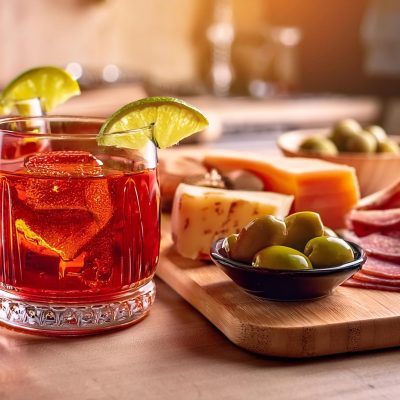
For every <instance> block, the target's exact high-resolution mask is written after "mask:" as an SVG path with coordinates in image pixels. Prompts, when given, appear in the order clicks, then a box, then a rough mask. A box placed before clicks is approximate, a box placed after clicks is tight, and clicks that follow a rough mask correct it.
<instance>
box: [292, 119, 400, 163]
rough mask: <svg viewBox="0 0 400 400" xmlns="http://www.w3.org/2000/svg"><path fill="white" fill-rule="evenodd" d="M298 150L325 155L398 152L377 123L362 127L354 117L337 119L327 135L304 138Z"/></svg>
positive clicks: (397, 148) (398, 148) (399, 148)
mask: <svg viewBox="0 0 400 400" xmlns="http://www.w3.org/2000/svg"><path fill="white" fill-rule="evenodd" d="M299 150H303V151H307V152H311V153H315V154H319V155H326V156H335V155H337V154H338V153H341V152H348V153H368V154H371V153H391V154H399V153H400V147H399V145H398V144H397V143H396V142H395V141H393V140H391V139H389V138H388V136H387V134H386V132H385V130H384V129H383V128H382V127H380V126H378V125H371V126H368V127H365V128H362V127H361V125H360V124H359V123H358V122H357V121H355V120H354V119H344V120H341V121H339V122H338V123H337V124H335V126H334V127H333V128H332V130H331V132H330V134H329V136H328V137H323V136H311V137H308V138H306V139H304V140H303V141H302V142H301V143H300V146H299Z"/></svg>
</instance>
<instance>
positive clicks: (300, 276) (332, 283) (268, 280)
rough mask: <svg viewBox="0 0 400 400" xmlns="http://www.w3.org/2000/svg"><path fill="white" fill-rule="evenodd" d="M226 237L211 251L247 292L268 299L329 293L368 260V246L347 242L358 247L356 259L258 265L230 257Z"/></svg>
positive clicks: (290, 299) (354, 249)
mask: <svg viewBox="0 0 400 400" xmlns="http://www.w3.org/2000/svg"><path fill="white" fill-rule="evenodd" d="M223 241H224V239H220V240H218V241H216V242H215V243H214V244H213V245H212V246H211V251H210V255H211V258H212V260H213V261H214V263H215V264H216V265H218V266H219V267H221V268H222V270H223V271H224V272H225V273H226V274H227V275H228V276H229V277H230V278H231V279H232V280H233V281H234V282H235V283H236V284H237V285H239V286H240V287H241V288H242V289H244V290H245V291H246V292H247V293H249V294H252V295H253V296H257V297H260V298H264V299H268V300H279V301H296V300H311V299H317V298H320V297H325V296H327V295H329V294H331V293H332V291H333V289H335V288H336V287H337V286H339V285H340V284H341V283H343V282H344V281H345V280H346V279H348V278H350V277H351V276H352V275H353V274H354V273H355V272H357V271H358V270H359V269H360V268H361V267H362V265H363V264H364V263H365V261H366V255H365V252H364V250H363V249H362V248H361V247H360V246H358V245H356V244H355V243H352V242H347V243H348V244H349V245H350V246H351V247H352V249H353V251H354V261H351V262H349V263H345V264H342V265H338V266H335V267H330V268H319V269H309V270H302V271H293V270H292V271H290V270H279V271H278V270H271V269H264V268H254V267H252V266H251V265H248V264H243V263H241V262H238V261H234V260H232V259H230V258H228V257H227V254H226V251H225V250H224V249H223V247H222V243H223Z"/></svg>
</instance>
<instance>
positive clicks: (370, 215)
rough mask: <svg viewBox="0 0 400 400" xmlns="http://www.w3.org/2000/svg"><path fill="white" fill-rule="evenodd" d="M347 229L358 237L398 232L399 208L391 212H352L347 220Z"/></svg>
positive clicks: (399, 226)
mask: <svg viewBox="0 0 400 400" xmlns="http://www.w3.org/2000/svg"><path fill="white" fill-rule="evenodd" d="M348 223H349V228H350V229H352V230H353V231H354V233H355V234H356V235H358V236H366V235H369V234H371V233H375V232H377V233H382V234H386V233H387V232H388V231H392V232H393V231H395V232H396V231H399V230H400V208H394V209H392V210H353V211H352V212H351V213H350V215H349V218H348Z"/></svg>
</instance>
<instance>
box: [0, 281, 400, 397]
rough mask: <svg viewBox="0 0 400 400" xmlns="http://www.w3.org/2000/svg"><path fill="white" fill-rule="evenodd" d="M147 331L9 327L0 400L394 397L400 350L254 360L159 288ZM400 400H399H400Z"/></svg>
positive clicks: (143, 327)
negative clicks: (35, 331) (43, 333)
mask: <svg viewBox="0 0 400 400" xmlns="http://www.w3.org/2000/svg"><path fill="white" fill-rule="evenodd" d="M157 290H158V293H157V300H156V303H155V305H154V307H153V309H152V311H151V313H150V315H149V316H148V317H147V318H146V319H145V320H143V321H142V322H141V323H139V324H137V325H135V326H133V327H130V328H127V329H125V330H120V331H116V332H113V333H108V334H105V335H100V336H92V337H86V338H73V339H71V338H69V339H52V338H46V337H39V336H33V335H26V334H22V333H17V332H13V331H11V330H8V329H6V328H3V327H1V328H0V399H1V400H47V399H52V400H54V399H57V400H67V399H68V400H70V399H74V400H114V399H115V400H117V399H118V400H124V399H134V398H142V399H174V400H179V399H185V400H186V399H202V400H204V399H219V400H224V399H252V400H256V399H266V398H268V399H269V400H271V399H296V400H301V399H305V400H312V399H324V400H326V399H341V400H344V399H367V398H368V399H369V400H373V399H395V398H398V397H397V396H398V395H399V394H400V369H399V368H398V365H399V361H400V352H399V350H396V349H392V350H384V351H376V352H368V353H358V354H349V355H341V356H335V357H323V358H317V359H307V360H286V359H285V360H283V359H274V358H268V357H261V356H258V355H254V354H252V353H248V352H246V351H244V350H241V349H240V348H238V347H236V346H235V345H233V344H232V343H231V342H229V341H228V340H227V339H226V338H225V337H224V336H223V335H222V334H221V333H220V332H219V331H218V330H217V329H216V328H214V326H213V325H212V324H210V323H209V322H208V321H207V320H206V319H205V318H203V317H202V316H201V315H200V314H199V313H198V312H197V311H196V310H194V309H193V308H192V307H191V306H190V305H189V304H187V303H186V302H185V301H184V300H183V299H182V298H180V297H179V296H178V295H177V294H176V293H175V292H174V291H173V290H172V289H170V288H169V287H168V286H167V285H166V284H165V283H163V282H162V281H160V280H157ZM396 395H397V396H396Z"/></svg>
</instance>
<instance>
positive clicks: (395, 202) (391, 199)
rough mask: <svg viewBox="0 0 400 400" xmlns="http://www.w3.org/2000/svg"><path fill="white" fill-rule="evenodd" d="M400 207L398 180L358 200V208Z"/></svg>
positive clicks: (380, 208) (381, 208) (385, 208)
mask: <svg viewBox="0 0 400 400" xmlns="http://www.w3.org/2000/svg"><path fill="white" fill-rule="evenodd" d="M399 207H400V180H399V181H398V182H396V183H394V184H393V185H390V186H388V187H387V188H385V189H382V190H380V191H379V192H376V193H373V194H371V195H369V196H367V197H364V198H363V199H362V200H360V202H359V204H358V207H357V209H359V210H387V209H392V208H399Z"/></svg>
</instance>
